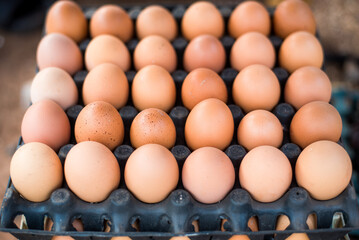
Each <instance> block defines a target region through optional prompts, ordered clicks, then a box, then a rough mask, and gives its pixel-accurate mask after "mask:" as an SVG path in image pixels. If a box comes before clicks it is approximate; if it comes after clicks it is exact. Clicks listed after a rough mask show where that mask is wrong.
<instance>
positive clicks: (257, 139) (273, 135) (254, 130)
mask: <svg viewBox="0 0 359 240" xmlns="http://www.w3.org/2000/svg"><path fill="white" fill-rule="evenodd" d="M237 138H238V143H239V144H240V145H242V146H243V147H245V148H246V149H247V150H252V149H253V148H255V147H258V146H262V145H269V146H273V147H280V145H281V144H282V141H283V128H282V125H281V123H280V121H279V120H278V118H277V117H276V116H275V115H274V114H273V113H271V112H269V111H266V110H254V111H251V112H250V113H248V114H246V115H245V116H244V118H243V119H242V120H241V121H240V123H239V126H238V131H237Z"/></svg>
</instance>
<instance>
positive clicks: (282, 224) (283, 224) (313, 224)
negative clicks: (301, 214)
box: [276, 214, 317, 240]
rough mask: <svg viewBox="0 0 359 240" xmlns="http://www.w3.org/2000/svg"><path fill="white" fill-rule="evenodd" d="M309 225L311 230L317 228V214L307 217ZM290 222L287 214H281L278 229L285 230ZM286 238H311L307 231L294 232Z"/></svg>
mask: <svg viewBox="0 0 359 240" xmlns="http://www.w3.org/2000/svg"><path fill="white" fill-rule="evenodd" d="M306 223H307V225H308V228H309V229H310V230H313V229H316V228H317V219H316V216H315V214H310V215H309V216H308V218H307V222H306ZM289 224H290V221H289V218H288V217H287V216H286V215H280V216H279V217H278V219H277V226H276V230H279V231H283V230H285V229H286V228H287V227H288V226H289ZM286 240H309V238H308V235H307V234H305V233H293V234H291V235H290V236H289V237H287V238H286Z"/></svg>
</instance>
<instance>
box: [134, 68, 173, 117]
mask: <svg viewBox="0 0 359 240" xmlns="http://www.w3.org/2000/svg"><path fill="white" fill-rule="evenodd" d="M131 95H132V101H133V105H134V106H135V107H136V108H137V109H138V110H144V109H146V108H159V109H161V110H163V111H165V112H169V111H170V110H171V108H172V107H173V106H174V105H175V102H176V86H175V83H174V81H173V78H172V76H171V74H170V73H169V72H168V71H167V70H166V69H165V68H163V67H161V66H157V65H148V66H145V67H143V68H142V69H141V70H140V71H138V72H137V74H136V75H135V77H134V79H133V82H132V86H131Z"/></svg>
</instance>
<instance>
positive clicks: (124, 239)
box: [111, 236, 131, 240]
mask: <svg viewBox="0 0 359 240" xmlns="http://www.w3.org/2000/svg"><path fill="white" fill-rule="evenodd" d="M111 240H131V238H130V237H127V236H121V237H112V238H111Z"/></svg>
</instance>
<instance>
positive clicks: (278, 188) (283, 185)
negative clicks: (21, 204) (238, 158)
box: [239, 146, 292, 202]
mask: <svg viewBox="0 0 359 240" xmlns="http://www.w3.org/2000/svg"><path fill="white" fill-rule="evenodd" d="M291 182H292V167H291V165H290V162H289V160H288V158H287V157H286V156H285V155H284V153H283V152H281V151H280V150H279V149H278V148H275V147H272V146H259V147H256V148H253V149H252V150H251V151H249V152H248V153H247V154H246V155H245V157H244V158H243V160H242V162H241V165H240V167H239V183H240V184H241V187H242V188H244V189H245V190H247V191H248V192H249V193H250V195H251V196H252V197H253V198H254V199H255V200H257V201H259V202H273V201H276V200H278V199H279V198H280V197H282V196H283V194H284V193H285V192H286V191H287V190H288V188H289V186H290V183H291Z"/></svg>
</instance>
